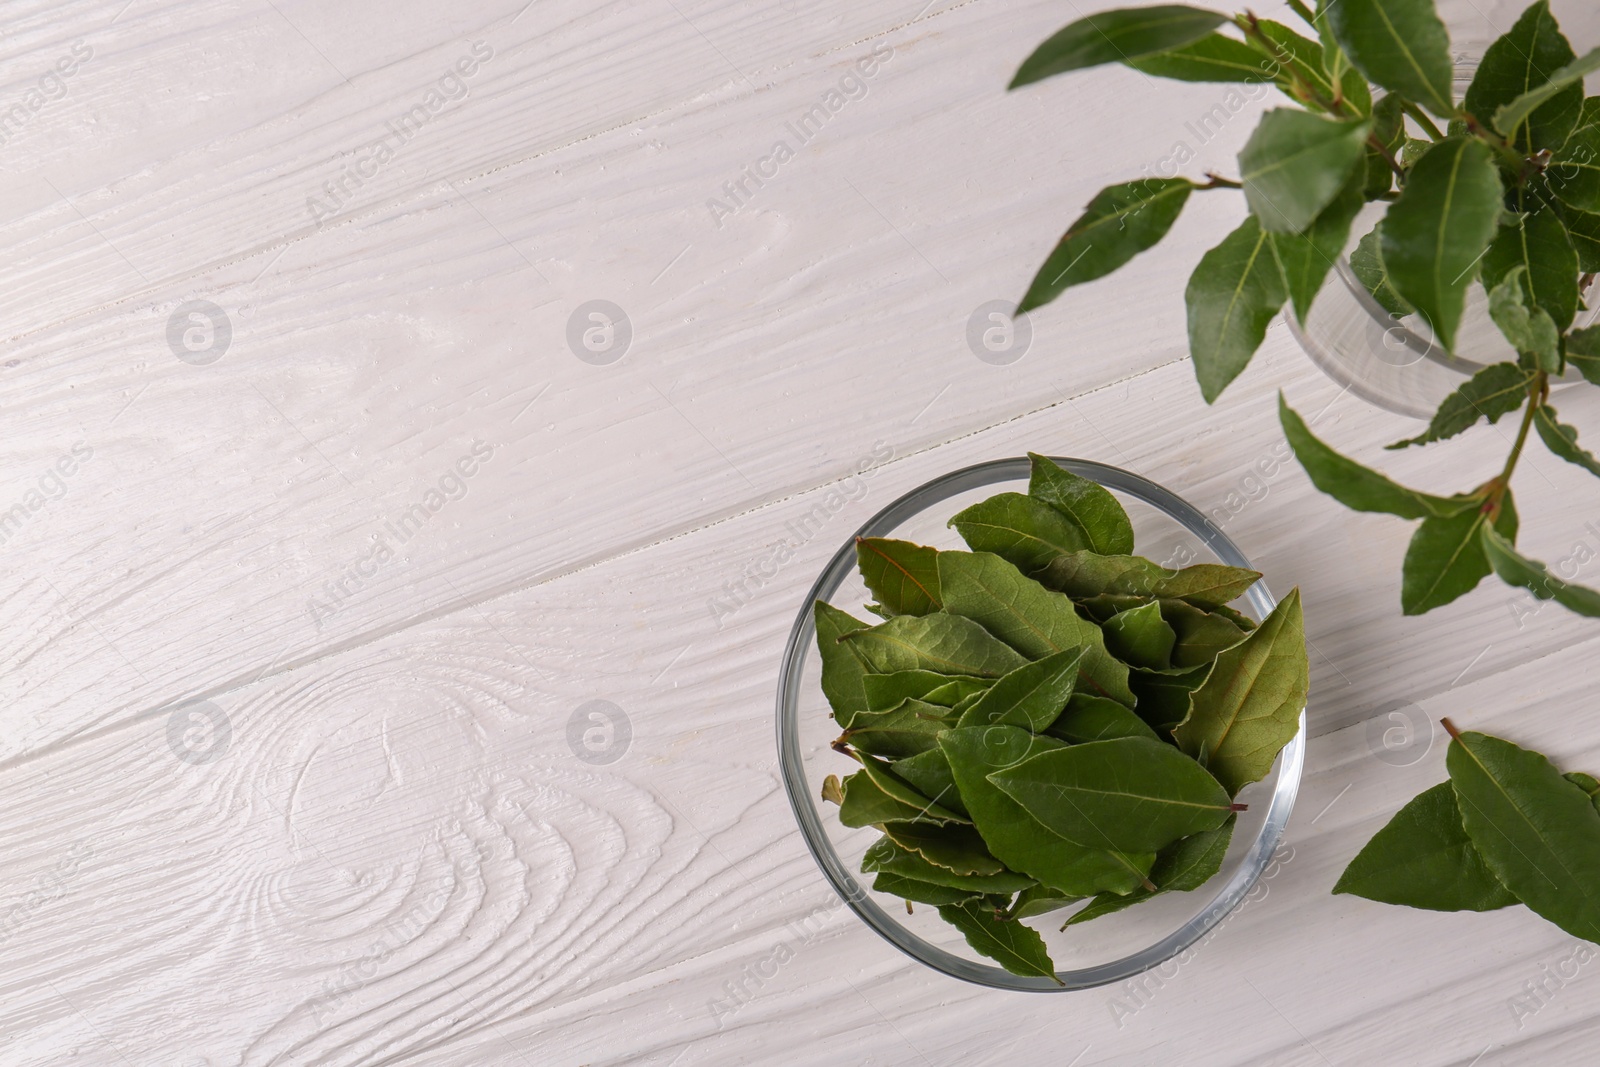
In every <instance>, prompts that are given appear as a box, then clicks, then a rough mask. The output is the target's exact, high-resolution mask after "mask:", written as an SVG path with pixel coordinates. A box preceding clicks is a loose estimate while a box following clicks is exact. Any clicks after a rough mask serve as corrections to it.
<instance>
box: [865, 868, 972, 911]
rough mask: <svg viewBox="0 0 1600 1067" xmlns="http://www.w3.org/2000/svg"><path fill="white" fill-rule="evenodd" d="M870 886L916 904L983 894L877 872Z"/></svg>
mask: <svg viewBox="0 0 1600 1067" xmlns="http://www.w3.org/2000/svg"><path fill="white" fill-rule="evenodd" d="M872 888H873V889H874V890H876V891H877V892H879V893H889V894H891V895H893V896H897V897H899V898H900V899H901V900H914V901H916V902H917V903H918V904H933V905H935V906H937V905H940V904H962V903H965V902H966V901H969V900H974V899H978V898H980V897H982V896H983V895H984V894H982V893H977V892H974V891H973V890H970V889H952V888H951V887H950V886H947V885H934V884H933V883H932V882H920V881H918V880H917V879H915V878H907V877H905V876H904V875H901V874H889V873H888V872H886V871H883V872H879V874H878V875H877V877H875V878H874V879H873V880H872Z"/></svg>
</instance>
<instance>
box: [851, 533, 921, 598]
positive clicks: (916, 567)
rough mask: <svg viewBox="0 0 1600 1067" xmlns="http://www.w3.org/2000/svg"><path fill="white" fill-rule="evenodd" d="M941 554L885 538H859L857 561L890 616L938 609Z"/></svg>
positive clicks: (871, 588)
mask: <svg viewBox="0 0 1600 1067" xmlns="http://www.w3.org/2000/svg"><path fill="white" fill-rule="evenodd" d="M938 556H939V553H938V551H937V550H936V549H932V548H926V547H924V546H922V545H914V544H912V543H911V542H909V541H895V540H891V539H889V538H886V537H858V538H856V563H857V565H858V566H859V568H860V570H861V579H862V581H864V582H866V584H867V588H868V589H870V590H871V591H872V595H873V596H875V597H877V598H878V603H879V604H880V605H882V606H883V608H884V609H885V610H887V611H888V612H889V613H890V614H891V615H927V614H928V613H930V612H934V611H938V610H939V608H940V607H941V606H942V605H941V604H940V603H939V568H938V564H937V562H936V561H937V559H938Z"/></svg>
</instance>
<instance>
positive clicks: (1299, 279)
mask: <svg viewBox="0 0 1600 1067" xmlns="http://www.w3.org/2000/svg"><path fill="white" fill-rule="evenodd" d="M1357 162H1358V165H1357V166H1356V167H1355V169H1353V170H1352V171H1351V172H1350V177H1349V178H1347V179H1346V180H1345V183H1344V186H1343V187H1342V188H1341V189H1340V191H1339V192H1338V194H1337V195H1335V196H1334V198H1333V200H1332V201H1331V202H1329V204H1328V206H1327V207H1325V208H1323V209H1322V212H1321V214H1319V215H1318V216H1317V217H1316V218H1315V219H1313V220H1312V221H1311V223H1310V224H1309V225H1308V226H1307V227H1306V228H1305V229H1304V230H1303V231H1300V232H1297V233H1274V234H1273V235H1272V251H1273V255H1274V256H1275V257H1276V258H1277V260H1278V269H1279V270H1280V271H1282V272H1283V284H1284V288H1285V289H1286V290H1287V291H1288V293H1289V304H1290V306H1291V307H1293V308H1294V313H1295V316H1296V317H1297V318H1298V319H1299V320H1300V322H1301V323H1302V324H1304V323H1305V321H1306V316H1307V315H1309V314H1311V305H1312V302H1313V301H1314V300H1315V299H1316V297H1317V294H1318V293H1319V292H1321V291H1322V283H1323V281H1324V280H1325V279H1326V278H1327V277H1328V272H1329V271H1330V270H1332V269H1333V265H1334V263H1335V262H1337V261H1338V259H1339V257H1340V256H1341V255H1343V254H1344V246H1345V245H1346V244H1347V243H1348V242H1349V240H1350V226H1351V224H1352V223H1353V222H1354V221H1355V218H1356V216H1357V215H1359V214H1360V213H1361V208H1362V207H1363V206H1364V205H1365V204H1366V202H1367V183H1368V179H1367V169H1366V167H1364V166H1361V165H1359V164H1360V161H1359V160H1358V161H1357ZM1379 162H1380V163H1381V164H1382V167H1383V173H1384V175H1385V176H1386V177H1387V175H1388V174H1389V163H1388V161H1387V160H1385V159H1383V158H1382V157H1381V156H1379ZM1379 195H1381V193H1380V194H1379Z"/></svg>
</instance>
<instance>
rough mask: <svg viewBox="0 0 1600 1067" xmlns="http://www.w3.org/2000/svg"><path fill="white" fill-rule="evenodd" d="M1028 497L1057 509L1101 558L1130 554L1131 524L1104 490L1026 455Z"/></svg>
mask: <svg viewBox="0 0 1600 1067" xmlns="http://www.w3.org/2000/svg"><path fill="white" fill-rule="evenodd" d="M1028 462H1029V464H1030V466H1029V472H1028V495H1029V496H1030V497H1032V498H1033V499H1035V500H1040V501H1043V502H1044V503H1046V504H1048V505H1049V506H1050V507H1052V508H1054V509H1056V511H1058V512H1060V513H1061V514H1062V515H1064V516H1066V518H1067V519H1068V520H1069V521H1071V522H1072V523H1073V524H1074V525H1076V526H1077V527H1078V529H1079V530H1081V531H1082V533H1083V538H1084V544H1082V545H1079V546H1078V547H1079V548H1089V549H1092V550H1093V551H1095V552H1099V553H1101V554H1103V555H1108V556H1109V555H1117V554H1126V553H1130V552H1132V551H1133V523H1131V522H1130V521H1128V513H1127V512H1126V511H1125V510H1123V507H1122V504H1121V503H1119V502H1118V501H1117V498H1116V497H1115V496H1114V495H1113V494H1112V492H1111V491H1110V490H1109V489H1107V488H1106V487H1105V486H1103V485H1101V484H1099V483H1098V482H1095V481H1093V480H1091V479H1089V478H1084V477H1082V476H1080V475H1077V474H1073V473H1072V472H1071V471H1069V470H1067V469H1066V468H1065V467H1063V466H1061V465H1060V464H1059V463H1057V462H1056V461H1055V460H1053V459H1051V458H1050V457H1049V456H1041V455H1039V454H1038V453H1037V452H1029V453H1028Z"/></svg>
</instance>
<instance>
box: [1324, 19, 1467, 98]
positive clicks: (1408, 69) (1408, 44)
mask: <svg viewBox="0 0 1600 1067" xmlns="http://www.w3.org/2000/svg"><path fill="white" fill-rule="evenodd" d="M1326 17H1327V19H1328V24H1329V27H1330V28H1331V29H1332V31H1333V35H1334V37H1335V38H1336V39H1337V40H1338V42H1339V45H1340V46H1341V47H1342V48H1343V49H1344V51H1345V54H1346V55H1348V56H1349V57H1350V61H1351V62H1352V63H1353V64H1355V66H1356V69H1357V70H1359V71H1361V73H1362V74H1364V75H1366V78H1367V80H1368V81H1370V82H1372V83H1373V84H1374V85H1381V86H1383V87H1384V88H1385V89H1388V90H1390V91H1391V92H1396V93H1399V94H1401V95H1402V96H1404V97H1406V98H1407V99H1410V100H1414V101H1416V102H1417V103H1419V104H1421V105H1422V106H1423V107H1425V108H1427V109H1428V110H1429V111H1431V112H1433V113H1434V114H1435V115H1438V116H1439V117H1440V118H1443V119H1448V118H1450V117H1451V116H1452V115H1453V114H1454V113H1455V106H1454V102H1453V100H1452V93H1451V83H1452V81H1453V80H1454V78H1455V66H1454V64H1453V63H1452V62H1451V60H1450V35H1449V33H1448V32H1446V30H1445V27H1444V23H1443V22H1441V21H1440V19H1439V15H1438V13H1437V12H1436V11H1435V10H1434V6H1433V0H1339V2H1338V3H1336V4H1329V5H1328V6H1327V16H1326Z"/></svg>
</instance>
